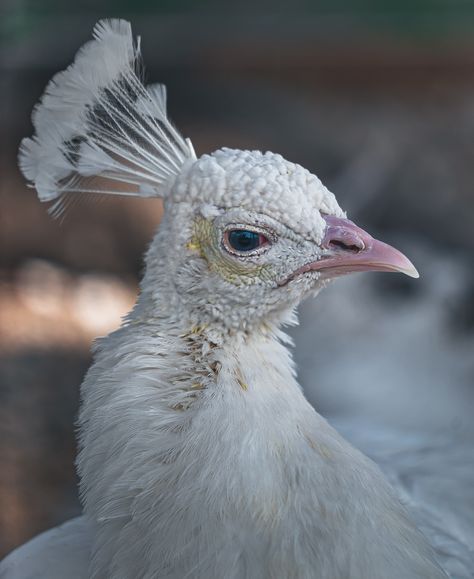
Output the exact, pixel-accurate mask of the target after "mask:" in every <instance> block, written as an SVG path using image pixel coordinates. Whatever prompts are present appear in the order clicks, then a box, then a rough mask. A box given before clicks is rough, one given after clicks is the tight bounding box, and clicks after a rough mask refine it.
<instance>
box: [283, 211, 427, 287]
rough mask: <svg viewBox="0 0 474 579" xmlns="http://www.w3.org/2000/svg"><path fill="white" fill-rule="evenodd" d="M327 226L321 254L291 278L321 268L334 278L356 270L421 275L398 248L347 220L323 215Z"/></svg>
mask: <svg viewBox="0 0 474 579" xmlns="http://www.w3.org/2000/svg"><path fill="white" fill-rule="evenodd" d="M323 218H324V219H325V221H326V223H327V226H326V231H325V234H324V238H323V241H322V243H321V246H322V247H323V249H324V252H323V253H322V255H321V257H320V258H319V259H318V260H317V261H314V262H311V263H308V264H306V265H304V266H303V267H301V268H300V269H299V270H298V271H296V272H294V274H293V275H292V276H291V277H292V278H293V277H295V276H296V275H298V274H301V273H305V272H308V271H321V272H322V273H323V274H327V277H331V278H332V277H337V276H339V275H344V274H346V273H352V272H356V271H397V272H400V273H404V274H406V275H408V276H410V277H415V278H417V277H420V276H419V274H418V272H417V271H416V269H415V266H414V265H413V264H412V263H411V261H410V260H409V259H408V258H407V257H405V256H404V255H403V253H401V252H400V251H398V250H397V249H395V248H394V247H392V246H391V245H388V244H386V243H383V242H382V241H378V239H374V238H373V237H372V236H371V235H369V234H368V233H367V232H365V231H364V230H363V229H361V228H360V227H357V225H355V223H352V221H349V220H348V219H342V218H340V217H334V216H332V215H323Z"/></svg>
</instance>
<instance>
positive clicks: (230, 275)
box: [186, 216, 272, 286]
mask: <svg viewBox="0 0 474 579" xmlns="http://www.w3.org/2000/svg"><path fill="white" fill-rule="evenodd" d="M249 228H250V229H244V228H242V227H241V229H240V230H239V229H234V230H232V231H253V230H252V228H251V226H249ZM229 231H230V230H229V229H228V228H225V227H222V226H220V225H219V224H217V223H216V220H214V219H212V218H206V217H202V216H197V217H196V218H195V220H194V223H193V227H192V234H191V238H190V239H189V240H188V242H187V244H186V249H187V250H188V251H190V252H194V253H195V254H198V255H199V256H200V257H201V258H202V259H204V260H205V261H206V263H207V265H208V268H209V270H210V271H211V272H213V273H216V274H218V275H219V276H220V277H222V278H223V279H224V280H226V281H227V282H229V283H231V284H233V285H238V286H245V285H252V284H255V283H265V282H267V283H268V282H269V281H271V279H272V275H271V267H270V265H269V264H265V263H259V262H258V261H257V260H255V259H251V258H252V256H255V253H253V254H252V253H251V252H248V255H245V254H246V252H245V251H240V252H239V251H238V250H236V251H235V252H233V251H231V249H232V248H231V247H229ZM257 235H261V234H258V233H257Z"/></svg>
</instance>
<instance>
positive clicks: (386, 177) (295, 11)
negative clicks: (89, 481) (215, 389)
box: [0, 0, 474, 555]
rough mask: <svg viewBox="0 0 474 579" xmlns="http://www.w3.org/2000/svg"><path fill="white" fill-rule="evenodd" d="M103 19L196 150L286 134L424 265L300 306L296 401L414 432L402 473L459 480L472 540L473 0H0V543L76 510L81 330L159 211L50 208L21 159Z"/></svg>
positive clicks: (124, 278)
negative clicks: (124, 31) (136, 54)
mask: <svg viewBox="0 0 474 579" xmlns="http://www.w3.org/2000/svg"><path fill="white" fill-rule="evenodd" d="M102 17H123V18H127V19H130V20H131V21H132V23H133V28H134V31H135V33H136V34H140V35H141V36H142V50H143V54H144V60H145V63H146V67H147V78H148V79H149V80H150V81H153V82H156V81H160V82H163V83H165V84H166V85H167V86H168V95H169V110H170V114H171V117H172V118H173V119H174V121H175V123H176V124H177V126H178V127H179V128H180V130H181V131H182V132H183V134H184V135H185V136H189V137H191V138H192V140H193V143H194V146H195V148H196V151H197V152H198V154H201V153H204V152H210V151H212V150H214V149H216V148H219V147H221V146H229V147H239V148H258V149H262V150H272V151H275V152H279V153H281V154H282V155H284V156H285V157H286V158H288V159H289V160H291V161H295V162H298V163H300V164H302V165H304V166H305V167H307V168H308V169H310V170H311V171H313V172H315V173H316V174H317V175H318V176H319V177H320V178H321V179H322V180H323V182H324V183H325V184H326V185H327V186H328V187H329V188H330V189H331V190H332V191H333V192H334V193H335V194H336V196H337V197H338V199H339V201H340V204H341V205H342V206H343V207H344V208H345V209H346V210H347V211H348V213H349V215H350V217H351V218H353V219H354V220H355V221H356V222H358V223H359V225H361V226H363V227H365V228H367V229H368V230H369V231H370V232H371V233H373V234H374V235H376V236H379V237H381V238H382V239H384V240H385V241H388V242H390V243H393V244H395V245H396V246H397V247H399V248H400V249H402V250H403V251H404V252H405V253H407V254H408V255H409V256H410V257H411V258H412V259H413V261H414V263H415V264H416V266H417V267H418V269H419V270H420V273H421V279H420V280H418V281H416V280H412V279H408V278H403V277H402V276H399V275H393V274H366V275H364V276H354V277H351V278H347V279H343V280H340V281H338V282H337V283H336V284H334V285H333V286H331V288H329V289H328V290H326V291H325V292H324V293H323V294H322V295H321V296H320V297H319V298H318V299H317V300H315V301H311V302H307V303H305V304H304V305H303V313H304V315H303V316H302V320H303V322H302V324H301V326H300V327H299V328H296V329H295V330H293V332H292V333H293V336H294V338H295V342H296V347H295V355H296V358H297V361H298V364H299V371H300V379H301V381H302V383H303V385H304V388H305V390H306V392H307V394H308V397H309V398H310V400H311V402H312V403H313V404H314V405H315V406H316V407H317V408H318V410H319V411H320V412H322V413H323V414H325V415H326V416H328V417H329V419H330V420H333V421H334V423H335V424H340V428H341V430H343V431H344V433H345V434H346V436H348V437H349V438H350V439H351V440H353V441H354V443H355V444H358V445H359V446H360V447H361V448H363V449H364V450H366V452H368V453H369V454H371V456H373V457H374V458H376V459H377V460H379V462H380V463H387V464H388V463H390V457H391V456H392V457H393V456H395V455H396V456H400V453H401V452H402V450H403V448H405V447H406V448H408V446H409V445H410V444H411V442H412V441H413V440H414V438H413V437H415V436H418V435H423V436H424V438H423V440H428V441H429V442H428V443H422V445H421V446H417V449H418V450H419V449H420V448H421V451H420V452H419V453H418V454H417V458H416V460H415V462H413V461H412V462H411V463H410V465H411V466H410V468H411V469H412V470H411V471H410V472H408V473H407V472H405V471H404V476H403V477H402V478H403V481H404V484H405V486H410V487H411V488H412V489H413V488H415V490H416V488H420V489H421V490H420V492H422V491H423V488H424V487H423V484H422V483H421V482H420V480H421V479H420V476H419V472H418V471H416V469H414V467H413V465H414V464H424V465H425V467H424V471H423V472H424V475H423V476H425V478H426V479H427V480H428V483H427V484H428V486H429V488H430V489H432V488H433V481H434V483H435V484H434V487H435V489H436V492H437V493H438V494H436V495H433V496H436V501H437V502H438V503H440V504H441V503H443V501H446V493H448V492H449V495H450V496H456V497H458V498H459V504H457V506H456V509H457V510H458V511H459V512H462V515H463V517H464V518H463V521H462V523H459V522H458V523H456V525H457V528H460V529H461V531H462V532H461V534H460V536H462V537H463V539H462V540H464V541H465V542H467V543H469V539H468V538H466V537H469V533H471V535H470V537H471V538H472V533H473V529H474V505H473V501H471V502H469V501H468V500H467V498H466V497H468V496H469V495H468V492H467V491H466V487H465V485H466V481H467V480H468V479H469V477H471V478H470V480H471V481H472V480H474V459H473V456H472V453H471V451H470V449H471V443H472V442H473V441H474V420H473V410H474V356H473V354H474V268H473V266H474V261H473V258H472V255H473V252H474V195H473V182H474V149H473V138H474V35H473V33H474V2H472V1H467V0H449V1H448V0H445V1H442V0H383V1H382V0H379V1H377V2H376V1H373V0H372V1H370V0H365V1H363V0H293V1H290V0H287V1H286V2H285V1H280V2H278V1H270V0H268V1H260V2H256V1H253V2H250V1H249V0H241V1H240V2H233V3H230V2H229V3H225V2H217V1H215V0H207V1H206V0H203V1H200V2H198V1H194V0H154V1H149V0H134V1H132V0H113V1H112V0H110V1H93V0H82V1H81V0H76V1H74V2H67V1H66V2H65V1H64V0H62V1H60V0H1V3H0V34H1V39H0V144H1V148H0V187H1V204H0V555H2V554H5V553H6V552H7V551H9V550H10V549H12V548H13V547H15V546H17V545H19V544H20V543H22V542H23V541H25V540H26V539H29V538H30V537H32V536H33V535H34V534H36V533H37V532H39V531H41V530H43V529H46V528H48V527H50V526H52V525H55V524H57V523H59V522H61V521H63V520H65V519H67V518H68V517H70V516H73V515H75V514H76V513H78V512H79V511H80V506H79V502H78V498H77V492H76V480H75V474H74V455H75V442H74V420H75V416H76V412H77V408H78V389H79V385H80V383H81V380H82V377H83V375H84V373H85V371H86V369H87V367H88V365H89V363H90V354H89V349H90V345H91V342H92V340H93V339H94V338H95V337H96V336H100V335H103V334H106V333H107V332H109V331H110V330H111V329H113V328H115V327H117V325H119V323H120V318H121V316H122V315H123V314H124V313H125V312H126V311H127V310H128V309H129V308H130V306H131V305H132V304H133V301H134V299H135V295H136V291H137V282H138V279H139V277H140V273H141V270H142V254H143V251H144V249H145V248H146V246H147V243H148V242H149V241H150V239H151V236H152V235H153V231H154V230H155V228H156V227H157V225H158V223H159V220H160V212H161V207H160V203H159V202H158V201H144V200H123V199H119V198H116V199H110V200H106V201H103V202H97V203H93V204H91V203H87V202H84V203H82V204H78V205H77V206H76V207H74V208H73V209H72V210H71V211H70V212H69V214H68V215H67V217H66V219H65V220H64V222H62V223H60V222H58V221H53V220H51V219H50V218H49V217H48V215H47V213H46V207H45V206H43V205H40V203H39V202H38V201H37V199H36V197H35V194H34V191H32V190H31V189H28V188H27V187H26V186H25V183H24V181H23V179H22V178H21V176H20V174H19V172H18V169H17V166H16V152H17V147H18V143H19V141H20V139H21V138H22V137H23V136H28V135H30V134H31V132H32V126H31V122H30V113H31V109H32V107H33V105H34V104H35V102H37V100H38V98H39V97H40V95H41V94H42V91H43V88H44V86H45V84H46V82H47V81H48V80H49V78H50V77H51V76H52V75H53V74H54V73H55V72H56V71H58V70H61V69H63V68H65V67H66V66H67V65H68V64H69V63H70V62H71V60H72V58H73V56H74V53H75V52H76V50H77V49H78V48H79V46H80V45H81V44H83V43H84V42H85V41H86V40H88V39H89V37H90V34H91V30H92V27H93V25H94V23H95V22H96V20H97V19H99V18H102ZM387 432H395V433H397V432H398V434H395V435H393V436H392V438H391V439H390V440H392V441H393V443H390V445H389V446H390V449H391V454H390V452H388V451H387V448H388V447H387V445H385V446H384V445H383V444H382V442H383V441H387V440H388V438H389V436H388V435H387ZM400 433H403V434H400ZM390 436H391V435H390ZM377 444H379V446H377ZM387 444H388V443H387ZM364 445H365V446H364ZM404 445H405V446H404ZM377 449H378V450H377ZM401 449H402V450H401ZM452 449H469V450H468V452H467V453H466V454H462V453H461V454H459V453H453V452H452ZM377 452H378V454H377ZM397 453H398V454H397ZM402 454H403V453H402ZM403 456H405V455H403ZM447 457H449V460H451V461H453V460H454V458H453V457H455V458H456V460H457V461H458V462H457V463H452V462H451V463H449V464H448V463H447V462H445V461H446V460H448V458H447ZM420 461H421V462H420ZM458 463H460V464H461V466H460V465H459V464H458ZM430 465H431V467H430ZM434 465H436V466H434ZM384 468H385V467H384ZM406 468H408V467H406ZM406 468H405V470H406ZM430 468H431V470H430ZM436 468H438V469H440V470H443V471H446V469H448V470H449V472H450V473H453V476H452V477H451V478H452V479H453V481H454V483H453V484H454V487H453V486H450V487H449V490H447V489H446V488H445V487H443V486H442V485H441V484H438V480H440V479H438V478H437V477H436V474H433V472H435V471H436ZM386 469H387V471H388V472H389V471H390V467H389V466H386ZM456 469H457V470H456ZM459 469H462V472H461V470H459ZM422 470H423V469H422ZM415 471H416V472H415ZM389 475H390V472H389ZM392 475H393V476H395V475H394V474H393V473H392ZM398 475H400V472H398ZM415 475H416V476H415ZM399 478H400V477H399ZM421 478H423V477H421ZM451 482H452V481H451ZM451 482H450V484H451ZM416 485H418V486H416ZM456 485H457V486H456ZM430 492H431V491H430ZM471 492H472V491H471ZM443 493H445V494H443ZM452 511H453V509H450V510H449V512H450V513H452ZM446 516H447V517H448V519H449V515H446ZM448 519H447V520H448ZM463 525H464V526H463ZM468 547H469V548H470V549H472V543H471V544H470V545H468Z"/></svg>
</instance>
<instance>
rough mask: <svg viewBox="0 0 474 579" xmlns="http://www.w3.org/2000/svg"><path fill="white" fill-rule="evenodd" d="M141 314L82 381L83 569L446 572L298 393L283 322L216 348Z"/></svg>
mask: <svg viewBox="0 0 474 579" xmlns="http://www.w3.org/2000/svg"><path fill="white" fill-rule="evenodd" d="M139 309H141V308H139ZM144 311H146V308H145V310H143V309H141V313H140V320H141V321H138V320H134V318H132V323H131V324H130V325H129V326H127V327H125V328H123V329H122V330H120V331H119V332H117V333H116V334H115V335H113V336H111V337H110V338H108V339H107V340H106V341H105V342H104V343H102V345H101V346H100V348H99V352H98V354H97V360H96V363H95V365H94V366H93V368H92V369H91V371H90V372H89V374H88V377H87V379H86V381H85V383H84V390H83V396H84V405H83V408H82V412H81V425H82V433H83V436H82V451H81V454H80V458H79V471H80V473H81V475H82V484H83V487H82V490H83V493H84V496H85V499H86V512H87V513H89V514H91V515H93V516H94V517H96V518H97V521H98V523H97V527H96V531H95V533H96V535H95V541H94V544H95V547H94V554H93V558H92V561H93V567H92V569H93V573H92V577H94V578H99V577H100V578H106V577H107V578H109V577H110V578H112V577H113V578H114V579H130V578H131V577H141V578H143V579H151V578H155V577H160V578H165V577H166V578H169V579H175V578H176V579H178V578H179V579H182V578H184V577H193V578H196V579H197V578H216V579H217V578H221V577H225V578H226V579H244V578H246V579H257V578H262V579H263V578H265V577H268V578H271V577H272V578H273V577H279V578H282V579H287V578H295V579H296V578H298V579H299V578H301V579H303V578H308V579H310V578H314V577H318V579H334V578H335V577H338V578H339V577H340V578H344V577H351V578H353V579H392V578H393V579H399V578H400V577H404V578H406V579H408V578H415V577H416V578H420V579H421V578H426V579H428V578H429V579H435V578H438V577H439V578H440V579H441V578H444V577H446V575H445V574H444V573H443V572H442V571H441V570H440V569H439V568H438V567H437V565H436V563H435V562H434V560H433V555H432V553H431V550H430V548H429V547H428V545H427V543H426V541H425V539H424V538H423V537H422V535H421V534H420V533H419V532H418V531H417V530H416V528H415V527H414V525H413V524H412V523H411V521H410V519H409V517H408V516H407V514H406V513H405V510H404V508H403V507H402V506H401V504H400V503H399V501H398V500H397V499H396V498H395V496H394V493H393V491H392V490H391V488H390V487H389V485H388V483H387V482H386V481H385V479H384V478H383V476H382V474H381V473H380V472H379V470H378V468H377V467H376V466H375V464H374V463H372V462H371V461H370V460H369V459H367V458H366V457H364V456H363V455H362V454H361V453H360V452H358V451H356V450H355V449H354V448H352V447H351V446H350V445H349V444H348V443H347V442H345V441H344V440H343V439H342V438H341V437H340V436H339V435H338V434H337V432H336V431H335V430H334V429H333V428H332V427H330V426H329V425H328V424H327V422H326V421H325V420H324V419H323V418H322V417H320V416H319V415H318V414H317V413H316V412H315V410H314V409H313V408H312V407H311V406H310V405H309V403H308V402H307V401H306V399H305V398H304V396H303V394H302V392H301V389H300V387H299V386H298V384H297V383H296V381H295V378H294V373H293V368H292V363H291V358H290V355H289V353H288V351H287V350H286V348H285V347H284V346H283V345H282V344H281V342H280V340H281V339H282V338H283V336H282V334H279V333H278V332H275V334H276V335H275V334H274V333H273V332H272V331H269V332H268V334H266V335H264V334H260V335H259V334H256V335H254V336H253V337H252V338H249V339H245V338H243V337H242V336H235V338H234V339H233V340H231V341H229V342H228V343H224V344H221V345H217V344H214V343H213V342H212V341H209V340H208V339H206V337H205V332H204V333H198V334H196V333H192V332H191V327H190V325H189V324H188V323H187V322H186V320H178V319H176V318H175V317H174V316H173V315H170V316H168V315H166V314H163V317H161V315H160V314H159V315H158V316H156V313H155V316H154V318H153V319H151V318H148V319H149V321H144V319H145V318H146V316H143V314H144ZM213 368H214V369H213ZM215 372H217V376H216V377H215V379H214V378H213V379H211V380H210V379H209V378H208V376H209V374H211V375H212V374H214V373H215ZM200 380H203V382H200ZM202 383H204V384H205V387H204V389H203V390H201V389H199V388H200V386H199V385H200V384H202ZM196 394H197V395H196Z"/></svg>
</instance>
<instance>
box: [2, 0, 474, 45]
mask: <svg viewBox="0 0 474 579" xmlns="http://www.w3.org/2000/svg"><path fill="white" fill-rule="evenodd" d="M1 6H2V7H1V9H0V10H1V12H0V13H1V16H2V17H1V21H0V31H1V37H2V40H3V41H7V40H15V39H19V38H21V37H22V36H23V35H24V34H27V33H29V32H30V31H31V30H32V29H34V28H36V27H37V26H40V25H41V24H42V23H43V22H44V21H45V20H46V21H49V22H50V21H51V19H60V18H64V17H68V16H71V17H72V18H74V16H76V15H81V16H87V15H91V16H97V17H105V16H114V17H116V16H122V17H128V18H132V17H133V16H134V15H137V16H138V15H160V14H196V15H197V14H199V15H201V16H205V15H206V14H208V15H213V16H220V17H221V18H222V19H226V18H227V19H231V18H232V16H233V15H236V14H238V15H239V17H245V16H248V17H249V18H264V17H265V16H266V15H275V14H287V15H290V16H292V17H296V18H297V17H302V18H311V19H315V20H317V18H318V16H323V15H324V16H327V15H333V16H334V17H335V18H340V19H342V20H343V21H344V25H345V27H346V29H349V30H352V31H353V32H355V33H357V31H358V30H364V31H366V30H367V29H368V30H369V31H370V30H371V29H372V30H374V31H376V32H378V33H380V32H383V31H384V30H386V31H387V32H389V33H390V34H393V35H395V36H397V35H398V36H400V37H410V38H412V39H414V40H419V41H423V40H436V39H439V38H444V37H449V38H451V37H460V36H466V35H470V34H471V33H472V31H473V30H474V1H473V0H293V1H292V0H261V1H258V0H254V1H250V0H240V1H239V2H225V1H218V0H100V1H94V0H79V1H67V0H66V1H65V0H3V2H2V5H1Z"/></svg>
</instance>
